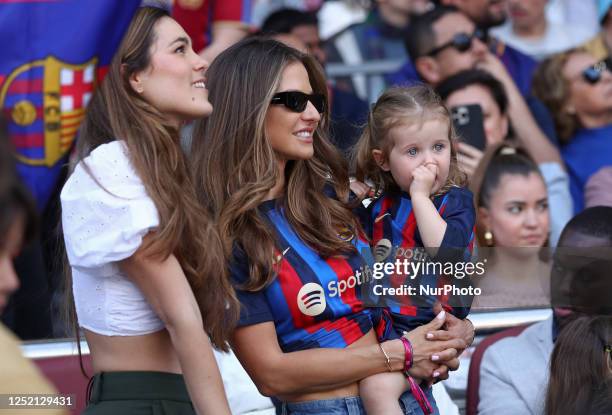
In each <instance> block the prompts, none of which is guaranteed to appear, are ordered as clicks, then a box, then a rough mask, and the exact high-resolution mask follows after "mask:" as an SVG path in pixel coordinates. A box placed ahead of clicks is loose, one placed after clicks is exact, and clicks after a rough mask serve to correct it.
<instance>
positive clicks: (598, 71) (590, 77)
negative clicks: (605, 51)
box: [582, 61, 609, 85]
mask: <svg viewBox="0 0 612 415" xmlns="http://www.w3.org/2000/svg"><path fill="white" fill-rule="evenodd" d="M605 70H609V67H608V65H607V64H606V62H605V61H601V62H597V63H596V64H595V65H591V66H589V67H588V68H586V69H585V70H584V71H582V78H583V79H584V80H585V81H586V82H587V83H589V84H591V85H595V84H596V83H597V82H599V81H600V79H601V77H602V76H603V72H604V71H605Z"/></svg>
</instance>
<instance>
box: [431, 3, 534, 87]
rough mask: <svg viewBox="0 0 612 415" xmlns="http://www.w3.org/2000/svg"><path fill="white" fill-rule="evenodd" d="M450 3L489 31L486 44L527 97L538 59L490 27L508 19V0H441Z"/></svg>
mask: <svg viewBox="0 0 612 415" xmlns="http://www.w3.org/2000/svg"><path fill="white" fill-rule="evenodd" d="M438 1H439V2H440V3H442V4H444V5H447V6H454V7H456V8H457V9H458V10H460V11H461V12H462V13H464V14H465V15H466V16H467V17H468V18H469V19H470V20H472V22H474V24H475V25H476V27H478V28H479V29H481V30H483V31H484V32H485V34H486V39H487V46H488V47H489V50H490V51H491V53H493V55H495V56H497V57H498V58H499V59H500V60H501V61H502V62H503V64H504V66H505V67H506V69H507V70H508V73H510V76H511V77H512V79H513V80H514V83H515V84H516V86H517V87H518V89H519V90H520V91H521V94H522V95H523V96H524V97H526V98H528V97H529V96H530V95H531V78H532V77H533V72H534V71H535V68H536V61H535V60H534V59H533V58H531V57H529V56H527V55H525V54H524V53H522V52H520V51H518V50H516V49H515V48H513V47H512V46H510V45H507V44H506V43H504V42H502V41H501V40H499V39H498V38H496V37H495V36H490V30H491V29H492V28H494V27H496V26H499V25H501V24H503V23H504V22H505V21H506V18H507V13H506V7H505V2H506V0H438Z"/></svg>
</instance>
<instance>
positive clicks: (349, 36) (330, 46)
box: [326, 0, 428, 101]
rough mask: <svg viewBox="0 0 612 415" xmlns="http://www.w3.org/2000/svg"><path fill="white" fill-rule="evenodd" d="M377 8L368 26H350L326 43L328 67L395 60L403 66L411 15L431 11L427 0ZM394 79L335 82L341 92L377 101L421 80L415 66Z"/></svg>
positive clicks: (377, 0) (399, 0) (383, 0)
mask: <svg viewBox="0 0 612 415" xmlns="http://www.w3.org/2000/svg"><path fill="white" fill-rule="evenodd" d="M373 3H374V4H375V5H374V7H373V9H372V10H371V11H370V13H369V14H368V17H367V18H366V20H365V22H363V23H358V24H355V25H352V26H349V27H348V28H346V29H345V30H343V31H341V32H340V33H338V34H336V35H334V36H333V37H331V38H330V39H328V40H327V42H326V51H327V58H328V62H329V63H343V64H346V65H359V64H362V63H366V62H369V61H381V60H393V61H396V62H398V63H399V64H400V65H401V64H402V63H405V61H406V60H407V59H408V56H407V54H406V50H405V49H404V38H405V37H406V36H407V32H406V31H407V28H408V27H409V24H410V21H411V15H413V14H418V13H422V12H423V11H425V10H426V8H427V7H428V2H427V1H425V0H374V2H373ZM406 65H407V69H405V70H404V71H402V72H401V74H395V75H394V76H392V77H391V76H390V75H386V74H375V75H372V76H370V77H369V78H368V77H367V76H366V75H363V74H355V75H352V76H350V77H340V78H337V79H336V85H337V86H338V88H340V89H343V90H345V91H350V92H353V93H354V94H356V95H357V96H359V98H361V99H363V100H365V101H368V100H372V101H375V100H376V98H378V96H379V95H380V94H381V93H382V92H383V91H384V90H385V89H386V88H387V87H388V86H390V85H393V84H397V83H403V82H409V81H414V80H415V79H418V77H417V75H416V72H414V69H413V68H412V64H411V63H410V62H408V63H407V64H406Z"/></svg>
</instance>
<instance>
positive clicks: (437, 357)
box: [431, 354, 440, 362]
mask: <svg viewBox="0 0 612 415" xmlns="http://www.w3.org/2000/svg"><path fill="white" fill-rule="evenodd" d="M431 360H433V361H434V362H435V361H437V360H440V356H438V355H437V354H435V355H433V356H431Z"/></svg>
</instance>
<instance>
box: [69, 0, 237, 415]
mask: <svg viewBox="0 0 612 415" xmlns="http://www.w3.org/2000/svg"><path fill="white" fill-rule="evenodd" d="M207 67H208V63H207V62H206V61H204V60H203V59H202V58H201V57H199V56H198V55H197V54H196V53H195V52H194V51H193V49H192V48H191V42H190V40H189V38H188V35H187V34H186V33H185V31H184V30H183V29H182V28H181V26H180V25H179V24H178V23H177V22H176V21H174V20H173V19H172V18H170V17H169V16H168V15H167V13H166V12H165V11H163V10H161V9H158V8H154V7H143V8H141V9H139V10H138V12H137V13H136V15H135V16H134V19H133V20H132V23H131V24H130V27H129V29H128V31H127V34H126V36H125V37H124V39H123V41H122V43H121V46H120V47H119V50H118V51H117V54H116V55H115V59H113V63H112V65H111V66H110V68H109V72H108V74H107V76H106V78H105V80H104V82H103V83H102V85H101V86H100V90H99V91H98V92H97V93H96V94H95V95H94V96H93V97H92V100H91V102H90V103H89V107H88V111H87V114H86V116H85V120H84V123H83V126H82V128H81V131H80V136H79V142H78V147H77V150H78V151H77V162H76V163H75V164H76V165H75V166H74V169H73V172H72V174H71V175H70V177H69V178H68V180H67V182H66V184H65V186H64V188H63V189H62V192H61V195H60V200H61V204H62V231H63V235H64V241H65V245H66V254H67V257H68V260H69V262H70V269H69V272H68V273H67V274H68V276H71V278H69V279H68V281H69V283H68V284H67V286H68V289H72V294H73V298H74V306H73V307H72V311H73V313H74V311H76V314H77V317H78V321H75V322H74V323H75V325H77V324H78V325H79V327H80V328H81V329H82V331H83V332H84V334H85V338H86V340H87V344H88V346H89V350H90V353H91V360H92V366H93V370H94V372H95V375H94V376H93V379H92V381H91V382H92V383H91V384H92V386H91V391H92V393H91V399H90V400H89V402H88V407H87V409H86V413H88V414H100V413H102V414H106V413H108V412H117V413H138V412H141V413H142V412H144V413H147V412H148V413H151V412H154V411H155V410H156V409H157V408H160V407H163V408H168V409H167V410H168V411H169V412H170V413H186V414H194V413H196V412H197V413H198V414H215V415H216V414H229V413H230V410H229V406H228V404H227V401H226V398H225V394H224V389H223V384H222V380H221V375H220V374H219V370H218V367H217V364H216V362H215V360H214V356H213V352H212V344H214V345H215V346H217V347H218V348H220V349H223V350H227V349H228V348H229V347H228V346H227V338H228V337H229V335H230V332H231V327H232V320H233V319H234V318H235V317H236V314H237V311H238V310H237V307H236V306H237V304H236V301H235V297H234V293H233V290H232V288H231V287H230V286H229V282H228V281H227V278H226V273H225V272H224V268H223V261H222V260H223V250H222V249H223V248H222V246H221V245H220V242H219V237H218V234H217V231H216V229H215V227H214V226H213V223H212V220H211V219H210V218H209V216H208V215H207V214H206V212H205V211H204V210H203V209H201V208H199V207H198V203H197V201H196V196H195V191H194V188H193V185H192V182H191V180H190V175H189V170H188V167H187V166H188V162H187V159H186V156H185V154H183V151H182V149H181V147H180V145H179V128H180V126H181V125H182V124H184V123H186V122H189V121H191V120H193V119H195V118H198V117H200V118H202V117H206V116H208V115H210V113H211V112H212V110H213V108H212V106H211V104H210V101H209V100H208V91H207V89H206V83H205V80H206V75H205V72H206V68H207ZM194 253H198V254H194ZM217 261H219V262H217ZM219 316H223V318H222V319H220V318H219ZM75 334H76V333H75ZM77 337H78V336H77Z"/></svg>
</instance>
